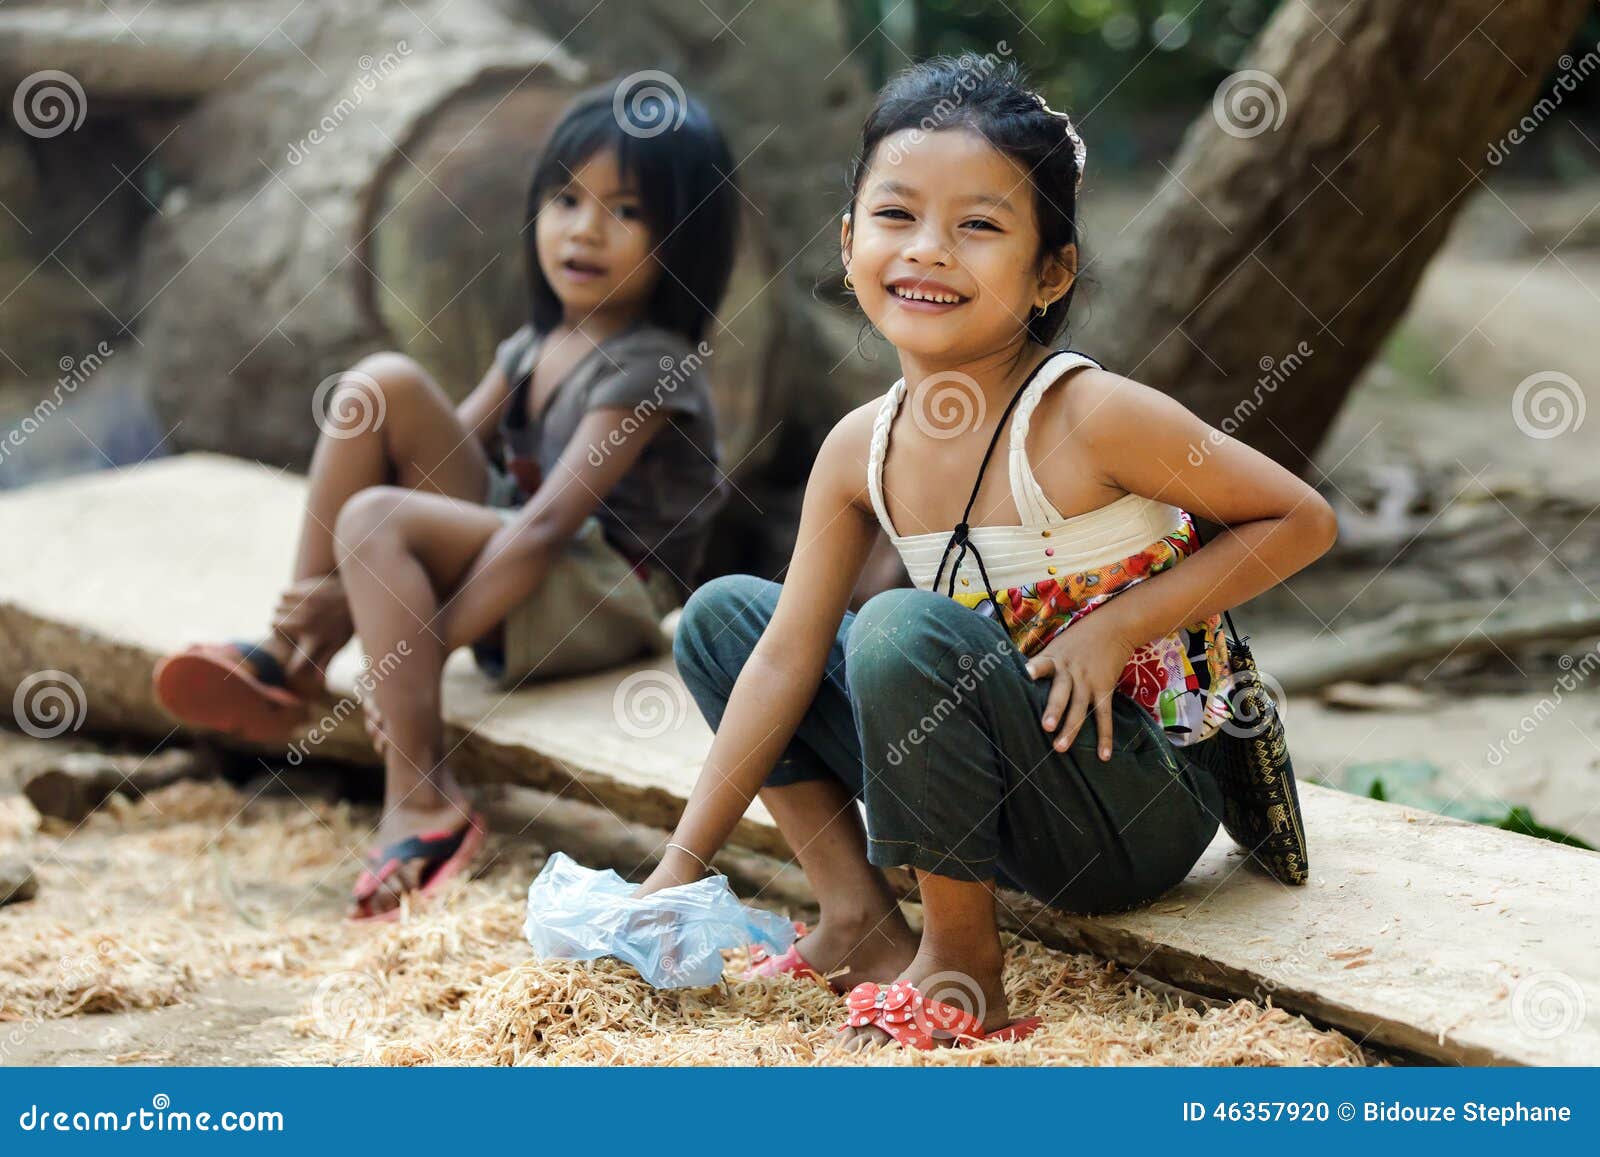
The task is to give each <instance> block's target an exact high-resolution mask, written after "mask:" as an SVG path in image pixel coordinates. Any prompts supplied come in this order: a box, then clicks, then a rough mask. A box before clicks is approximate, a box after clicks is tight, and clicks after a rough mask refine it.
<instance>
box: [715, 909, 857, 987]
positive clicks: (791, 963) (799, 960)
mask: <svg viewBox="0 0 1600 1157" xmlns="http://www.w3.org/2000/svg"><path fill="white" fill-rule="evenodd" d="M809 931H810V929H809V928H807V927H806V925H805V922H804V921H802V920H796V921H795V922H794V934H795V936H796V937H800V936H804V935H806V934H807V933H808V932H809ZM749 952H750V967H749V968H747V969H745V971H744V972H743V973H742V974H740V979H741V980H752V979H754V978H755V977H758V976H793V977H795V978H796V979H800V980H815V981H816V982H817V983H818V984H825V985H827V986H828V987H829V988H831V989H833V991H835V992H837V993H839V994H840V995H841V996H842V995H843V994H844V989H843V988H841V987H840V986H839V985H838V984H837V983H835V982H834V981H831V980H829V979H828V978H827V977H826V976H824V975H822V973H820V972H818V971H817V970H816V968H814V967H813V966H812V964H811V962H810V961H809V960H807V959H806V958H805V957H804V956H802V955H800V948H799V946H798V945H797V944H791V945H789V948H788V951H786V952H784V953H782V954H781V955H778V956H774V955H772V953H770V952H768V951H767V950H766V949H765V948H763V947H762V946H761V945H759V944H752V945H750V946H749Z"/></svg>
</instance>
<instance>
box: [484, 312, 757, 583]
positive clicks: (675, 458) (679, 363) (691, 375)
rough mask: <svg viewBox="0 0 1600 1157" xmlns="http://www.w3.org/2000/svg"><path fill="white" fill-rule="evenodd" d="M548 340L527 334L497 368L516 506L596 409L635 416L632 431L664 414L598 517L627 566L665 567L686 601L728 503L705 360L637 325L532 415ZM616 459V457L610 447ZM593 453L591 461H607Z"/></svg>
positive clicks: (508, 344) (507, 349)
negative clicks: (506, 398)
mask: <svg viewBox="0 0 1600 1157" xmlns="http://www.w3.org/2000/svg"><path fill="white" fill-rule="evenodd" d="M541 341H542V338H541V337H540V336H539V335H537V334H535V333H534V332H533V328H532V327H531V326H526V325H525V326H523V327H522V328H521V329H519V330H518V331H517V332H516V333H514V334H512V335H511V336H510V337H509V338H507V339H506V340H505V341H503V342H501V343H500V347H499V350H498V351H497V353H496V355H495V360H496V362H497V364H498V365H499V366H500V368H501V369H502V370H503V371H504V372H505V375H506V380H507V381H509V382H510V383H511V400H510V403H509V404H508V405H507V406H506V410H505V414H504V416H503V417H502V418H501V420H500V427H499V434H500V447H501V455H502V458H501V465H502V467H503V468H504V469H505V470H506V471H507V473H509V474H511V475H512V476H513V477H514V478H516V479H517V480H518V494H517V503H518V504H519V505H520V504H521V503H523V502H526V501H527V500H528V498H529V497H531V496H532V492H533V490H534V489H537V487H538V485H539V482H540V480H541V479H543V478H547V477H549V475H550V471H551V470H552V469H553V468H554V466H555V464H556V461H557V460H558V459H559V458H560V457H561V455H562V453H563V451H565V450H566V448H567V444H568V443H569V442H571V441H572V436H573V434H574V433H575V432H576V431H577V428H578V424H579V422H581V421H582V419H583V416H584V415H585V414H586V413H588V412H589V411H590V410H592V409H595V408H597V407H600V406H620V407H623V408H626V409H628V410H631V411H633V415H632V416H631V417H628V418H625V419H624V423H623V426H622V429H621V431H620V432H619V435H618V438H619V441H620V439H621V438H622V437H625V436H626V435H627V433H628V431H629V430H630V429H631V428H632V424H633V423H634V422H635V421H642V420H643V419H644V418H647V417H648V416H649V415H650V414H652V413H654V412H655V411H656V410H658V409H663V410H666V411H667V412H668V417H669V421H668V422H667V424H666V425H665V426H663V427H662V429H661V431H660V432H659V433H657V434H656V435H655V437H653V438H651V439H650V443H649V444H648V445H647V446H646V447H645V448H644V450H643V451H642V452H641V453H640V455H639V458H638V460H637V461H636V462H635V463H634V465H633V467H632V468H631V469H630V470H629V471H628V472H627V473H626V474H625V475H623V476H622V478H621V479H619V480H618V481H617V484H616V485H615V486H614V487H613V488H612V490H611V492H610V493H609V494H606V495H603V496H602V500H601V502H600V504H599V506H598V507H597V508H596V510H595V516H596V517H597V518H599V520H600V525H601V529H602V530H603V531H604V533H605V536H606V539H607V540H608V541H609V542H610V543H611V544H612V545H613V546H614V547H616V548H617V550H619V551H620V552H621V553H622V554H623V555H624V556H626V557H627V558H628V559H629V560H630V561H633V562H637V561H640V560H641V559H642V560H644V562H645V563H646V565H648V566H651V567H658V566H659V567H662V568H664V569H665V570H666V571H667V572H668V573H669V574H671V575H672V576H673V577H674V578H675V579H677V581H678V584H679V586H680V587H681V588H682V591H681V593H682V594H684V595H685V596H687V594H688V591H689V590H691V589H692V588H693V586H694V584H695V582H696V581H697V579H696V575H697V572H698V571H699V568H700V563H701V559H702V557H703V555H704V553H705V546H706V541H707V538H708V537H709V533H710V527H711V520H712V518H713V517H714V516H715V515H716V514H717V512H718V511H719V510H720V509H721V507H722V504H723V503H724V502H725V501H726V500H727V497H728V490H729V486H728V483H727V481H726V479H725V478H724V476H723V474H722V470H721V461H722V455H721V447H720V444H719V442H718V438H717V429H716V410H715V407H714V405H713V403H712V397H711V389H710V386H709V384H708V383H707V381H706V378H705V374H704V372H703V370H702V368H701V367H702V364H703V362H704V360H705V358H706V357H707V356H708V354H709V351H708V350H707V348H706V346H705V344H704V343H703V342H702V343H701V345H700V347H699V348H698V349H696V348H695V347H693V346H691V345H690V344H689V343H688V341H687V340H685V339H684V338H682V337H680V336H679V335H677V334H675V333H672V332H670V331H668V330H664V329H661V328H660V327H658V326H653V325H646V324H640V325H636V326H633V327H631V328H629V329H627V330H624V331H623V332H621V333H619V334H615V335H613V336H612V337H610V338H607V339H606V340H604V341H602V342H601V343H600V345H599V347H598V348H597V349H595V350H594V351H592V352H590V353H589V354H587V355H585V356H584V357H583V358H582V359H581V360H580V361H579V362H578V364H577V365H576V366H575V367H574V368H573V369H572V371H571V372H570V373H569V374H568V375H567V377H566V379H565V380H564V381H562V382H561V383H560V384H559V385H558V386H557V387H556V388H555V389H554V390H553V391H552V392H551V393H550V395H549V396H548V397H547V398H546V400H545V403H544V412H543V413H542V414H530V413H529V412H528V411H529V406H530V401H531V385H532V377H533V367H534V366H535V364H536V363H537V359H538V349H539V345H540V342H541ZM610 448H611V449H614V448H615V447H610ZM607 449H608V446H607V445H599V446H595V447H593V448H592V449H591V451H590V453H591V454H603V453H605V452H607Z"/></svg>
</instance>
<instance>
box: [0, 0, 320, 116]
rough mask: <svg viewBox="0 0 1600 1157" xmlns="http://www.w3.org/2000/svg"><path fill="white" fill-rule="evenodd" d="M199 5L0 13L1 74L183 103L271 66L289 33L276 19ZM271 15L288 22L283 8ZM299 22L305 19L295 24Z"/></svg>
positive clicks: (101, 93) (94, 93) (286, 48)
mask: <svg viewBox="0 0 1600 1157" xmlns="http://www.w3.org/2000/svg"><path fill="white" fill-rule="evenodd" d="M263 15H264V14H263V13H260V12H240V11H239V6H238V5H230V6H229V7H228V8H226V9H222V8H215V7H205V8H195V9H179V10H177V11H173V12H167V11H163V10H161V9H156V10H155V11H150V12H145V11H141V12H140V13H138V14H137V15H135V14H133V13H130V14H129V15H128V16H127V17H124V16H121V15H118V14H117V13H115V12H113V11H111V10H110V9H105V10H101V11H84V10H83V9H81V8H78V7H74V8H72V9H71V10H70V11H62V10H60V9H58V8H22V9H17V10H6V11H3V12H0V76H4V77H7V78H10V79H16V78H20V77H24V76H27V75H29V74H32V73H35V72H38V71H42V70H44V69H53V70H56V71H59V72H65V73H67V74H68V75H69V76H71V77H72V79H73V80H74V81H76V82H77V83H78V85H80V86H81V87H82V89H83V90H84V93H85V95H86V96H87V97H88V98H89V99H91V100H93V99H96V98H99V97H110V98H120V99H133V100H190V99H193V98H195V97H200V96H204V95H205V94H206V93H208V92H213V91H215V90H216V89H218V88H220V87H222V85H223V84H225V83H228V82H230V81H237V82H242V81H244V80H248V79H249V78H250V77H252V76H254V75H256V74H258V73H261V72H264V71H266V70H267V69H270V68H273V67H275V66H278V65H280V64H281V63H282V61H283V56H284V54H285V53H292V52H293V51H294V49H293V47H292V40H291V36H292V29H291V32H290V33H286V34H285V37H284V38H283V39H279V38H278V37H276V36H275V35H274V33H275V30H276V28H277V25H278V22H279V21H278V20H277V19H275V18H267V19H263V18H262V16H263ZM274 16H275V17H276V16H282V17H287V18H289V19H293V13H292V12H291V10H290V9H289V8H288V6H287V5H285V6H284V10H283V12H282V13H275V14H274ZM301 23H304V18H302V19H301Z"/></svg>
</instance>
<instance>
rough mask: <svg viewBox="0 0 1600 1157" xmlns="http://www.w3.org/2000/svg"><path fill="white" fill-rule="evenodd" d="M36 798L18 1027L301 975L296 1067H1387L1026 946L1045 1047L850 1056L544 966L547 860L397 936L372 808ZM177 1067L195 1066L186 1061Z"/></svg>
mask: <svg viewBox="0 0 1600 1157" xmlns="http://www.w3.org/2000/svg"><path fill="white" fill-rule="evenodd" d="M27 813H31V809H30V808H28V806H27V804H26V803H25V802H23V801H21V800H19V799H18V798H17V797H14V796H11V797H4V798H0V832H5V833H6V834H7V838H8V839H11V838H15V839H16V840H17V841H19V842H21V843H22V845H23V846H24V850H25V851H26V853H27V854H29V855H31V856H33V857H35V859H36V860H37V863H38V868H37V870H38V874H39V876H40V880H41V888H40V895H39V898H38V899H37V900H35V901H33V902H30V903H27V904H21V905H16V906H13V907H11V908H7V909H4V910H0V1021H25V1020H39V1019H46V1018H50V1019H53V1018H60V1017H81V1016H87V1015H89V1014H94V1013H114V1012H122V1011H127V1010H134V1009H152V1008H164V1007H167V1006H172V1005H179V1004H182V1003H183V1002H184V1000H185V998H186V997H187V996H189V995H190V994H192V993H193V992H195V991H196V989H197V988H198V987H200V986H203V985H204V984H206V983H207V982H208V981H210V980H213V979H215V978H217V977H221V976H230V975H231V976H240V977H245V978H249V977H253V976H255V977H262V976H268V975H270V976H272V977H274V978H276V979H278V980H280V981H282V980H288V981H292V982H293V983H294V985H295V991H296V992H298V993H299V1001H300V1003H299V1005H298V1007H296V1008H293V1009H286V1010H285V1017H286V1018H287V1020H288V1023H289V1025H290V1027H291V1028H292V1030H293V1033H294V1036H293V1038H292V1039H293V1040H294V1041H295V1042H296V1045H295V1047H294V1048H292V1049H289V1050H287V1051H285V1052H282V1053H280V1054H278V1055H276V1056H274V1057H273V1059H274V1060H276V1061H279V1062H282V1063H290V1064H295V1063H334V1064H386V1065H427V1064H447V1065H487V1064H492V1065H544V1064H563V1065H571V1064H583V1065H612V1064H644V1065H678V1064H701V1065H704V1064H715V1065H725V1064H738V1065H744V1064H762V1065H766V1064H786V1065H787V1064H798V1065H812V1064H863V1063H865V1064H935V1065H938V1064H947V1065H948V1064H1027V1065H1038V1064H1204V1065H1251V1064H1300V1065H1304V1064H1311V1065H1363V1064H1368V1063H1371V1058H1370V1057H1369V1056H1368V1054H1366V1053H1364V1052H1363V1051H1362V1050H1361V1049H1360V1048H1358V1047H1357V1046H1356V1044H1355V1043H1354V1042H1353V1041H1351V1040H1350V1039H1348V1038H1347V1037H1345V1036H1344V1035H1342V1034H1340V1033H1336V1032H1326V1031H1322V1030H1319V1029H1317V1028H1315V1027H1313V1026H1312V1025H1310V1024H1309V1023H1308V1022H1306V1021H1305V1020H1303V1019H1302V1018H1300V1017H1296V1016H1291V1015H1290V1014H1288V1013H1286V1012H1284V1011H1283V1010H1281V1009H1276V1008H1271V1007H1267V1006H1263V1005H1260V1004H1256V1003H1253V1002H1250V1001H1244V1000H1241V1001H1237V1002H1235V1003H1233V1004H1232V1005H1229V1006H1226V1007H1220V1008H1214V1009H1210V1010H1207V1011H1203V1012H1202V1011H1198V1010H1195V1009H1190V1008H1185V1007H1181V1006H1177V1005H1175V1004H1174V1002H1173V1001H1171V1000H1170V999H1168V998H1166V997H1164V996H1159V995H1156V994H1154V993H1151V992H1149V991H1148V990H1145V989H1142V988H1140V987H1138V986H1137V985H1135V984H1133V983H1131V982H1130V981H1129V980H1128V979H1127V978H1126V975H1125V974H1124V973H1123V972H1121V971H1120V970H1119V969H1117V968H1116V967H1114V966H1113V965H1110V964H1108V963H1106V962H1104V961H1102V960H1099V959H1097V958H1095V957H1092V956H1088V955H1074V954H1070V953H1063V952H1057V951H1053V950H1051V949H1047V948H1044V947H1042V946H1040V945H1038V944H1036V943H1033V942H1031V941H1025V940H1017V941H1014V942H1012V943H1011V944H1010V945H1009V962H1008V967H1007V978H1006V979H1007V991H1008V993H1009V994H1010V998H1011V1006H1012V1010H1013V1012H1014V1013H1015V1014H1016V1015H1039V1016H1042V1017H1043V1018H1044V1020H1045V1027H1044V1028H1043V1029H1041V1030H1040V1031H1039V1032H1038V1033H1035V1034H1034V1035H1033V1036H1032V1037H1030V1038H1029V1039H1027V1040H1026V1041H1022V1042H1018V1043H1012V1044H994V1045H986V1046H981V1047H976V1048H968V1049H959V1050H944V1051H941V1052H938V1053H934V1054H912V1053H908V1052H905V1051H902V1050H898V1049H893V1050H891V1049H885V1050H880V1051H876V1052H873V1053H869V1054H866V1055H858V1054H851V1053H847V1052H845V1051H844V1050H843V1049H841V1048H839V1047H838V1046H837V1044H836V1037H835V1033H834V1028H835V1026H836V1025H837V1024H838V1023H839V1021H840V1019H841V1011H840V1010H841V1007H842V1002H841V1001H840V1000H839V999H838V998H836V997H834V996H833V995H832V994H831V993H829V992H827V991H826V990H825V989H823V988H822V987H821V986H819V985H814V984H803V983H797V982H794V981H785V980H756V981H744V980H735V979H732V977H733V976H735V975H736V974H737V971H738V968H739V966H740V964H741V963H742V962H741V961H740V960H739V959H738V958H737V956H736V957H735V959H733V960H732V961H730V969H729V977H730V979H728V980H727V981H725V982H724V983H723V984H722V985H720V986H717V987H715V988H707V989H693V990H680V991H657V990H655V989H653V988H651V987H650V986H649V985H647V984H645V983H644V982H643V981H641V980H640V979H639V978H638V976H637V975H636V974H635V973H634V972H633V971H632V970H631V969H629V968H628V967H626V966H624V965H621V964H617V963H612V962H607V961H602V962H599V963H596V964H574V963H569V962H563V961H533V960H530V959H529V957H528V951H527V947H526V945H525V943H524V942H523V940H522V935H521V925H522V911H521V901H522V896H523V895H524V893H525V891H526V888H527V884H528V881H529V880H530V879H531V877H532V874H533V873H534V872H535V871H536V870H537V869H538V867H539V866H540V864H541V862H542V854H541V853H539V852H538V851H537V850H536V849H530V848H529V847H528V845H526V844H525V843H524V844H515V843H510V842H507V841H503V840H499V839H494V840H491V842H490V845H489V854H490V858H489V863H488V865H487V867H486V869H485V870H484V871H483V872H482V873H481V874H480V875H479V877H478V878H477V879H475V880H473V881H471V882H469V883H465V884H463V885H462V886H460V887H459V888H457V889H455V890H454V891H453V892H452V893H450V894H449V895H448V897H446V898H445V900H444V901H443V902H442V903H441V904H439V905H437V906H435V907H433V908H432V909H430V910H428V911H425V912H421V913H417V914H412V915H410V916H409V917H408V918H407V919H406V920H405V921H402V922H400V923H396V924H391V925H366V926H358V925H352V924H349V923H346V922H344V921H342V920H341V919H340V918H339V916H340V913H341V912H342V910H343V904H344V895H345V890H346V889H347V888H348V886H349V884H350V881H351V879H352V878H353V876H354V873H355V872H356V871H357V870H358V867H359V862H358V858H357V857H358V855H359V851H360V849H361V846H362V839H363V835H364V829H365V826H366V824H367V823H370V821H371V815H370V813H367V812H364V811H362V810H361V809H352V808H350V807H349V806H348V805H344V804H336V803H330V802H325V801H317V800H302V799H298V798H283V797H267V796H262V797H259V798H254V799H252V798H250V797H248V796H246V795H244V794H242V793H240V792H239V791H236V790H234V789H232V788H229V787H226V786H221V785H217V784H200V783H180V784H174V785H173V786H171V787H169V788H166V789H164V790H162V791H160V792H157V793H155V794H154V795H153V796H151V797H149V798H148V799H146V800H144V801H141V802H139V803H137V804H131V803H127V802H123V801H118V802H115V803H114V804H113V805H112V806H111V807H110V808H109V809H108V810H107V811H105V812H103V813H101V814H99V815H96V816H94V817H91V819H90V820H88V821H87V822H86V823H85V824H83V825H82V826H81V827H80V828H79V829H77V830H76V831H73V832H71V833H70V834H69V833H66V832H52V831H48V830H47V831H40V830H38V820H37V817H36V816H33V817H32V818H31V819H30V818H29V814H27ZM175 1059H177V1060H178V1061H179V1062H180V1063H181V1062H182V1057H181V1056H179V1057H177V1058H175Z"/></svg>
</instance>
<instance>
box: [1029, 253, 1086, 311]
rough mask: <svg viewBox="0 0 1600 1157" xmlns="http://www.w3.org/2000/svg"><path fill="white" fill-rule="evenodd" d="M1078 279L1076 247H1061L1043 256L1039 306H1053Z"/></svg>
mask: <svg viewBox="0 0 1600 1157" xmlns="http://www.w3.org/2000/svg"><path fill="white" fill-rule="evenodd" d="M1077 277H1078V247H1077V246H1076V245H1063V246H1062V247H1061V248H1060V249H1057V250H1056V251H1055V252H1054V253H1047V254H1045V258H1044V261H1043V263H1042V267H1041V268H1040V270H1039V301H1038V302H1037V303H1036V304H1038V305H1041V306H1050V305H1054V304H1055V303H1056V302H1057V301H1059V300H1060V299H1061V297H1062V296H1063V295H1064V294H1065V293H1066V292H1067V290H1069V289H1071V288H1072V283H1073V282H1074V281H1076V280H1077Z"/></svg>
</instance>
